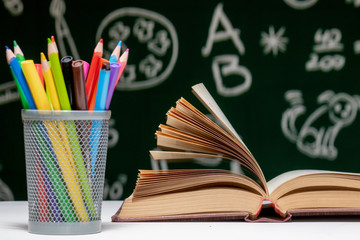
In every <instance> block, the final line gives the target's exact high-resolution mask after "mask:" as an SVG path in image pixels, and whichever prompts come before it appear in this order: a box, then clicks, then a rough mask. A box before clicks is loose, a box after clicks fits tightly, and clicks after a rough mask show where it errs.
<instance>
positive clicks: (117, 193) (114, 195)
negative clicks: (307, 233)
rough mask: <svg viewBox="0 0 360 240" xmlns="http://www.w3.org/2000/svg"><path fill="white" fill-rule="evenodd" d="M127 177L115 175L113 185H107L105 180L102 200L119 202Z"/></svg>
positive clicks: (120, 174)
mask: <svg viewBox="0 0 360 240" xmlns="http://www.w3.org/2000/svg"><path fill="white" fill-rule="evenodd" d="M127 180H128V176H127V175H126V174H123V173H119V174H118V175H117V179H116V180H115V181H114V182H113V183H109V180H108V179H105V184H104V192H103V199H110V200H119V199H121V198H122V196H123V193H124V185H126V183H127Z"/></svg>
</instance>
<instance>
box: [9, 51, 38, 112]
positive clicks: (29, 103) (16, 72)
mask: <svg viewBox="0 0 360 240" xmlns="http://www.w3.org/2000/svg"><path fill="white" fill-rule="evenodd" d="M5 49H6V59H7V62H8V64H9V66H10V69H11V73H12V74H13V78H14V81H15V82H16V87H17V88H18V91H19V94H20V98H21V101H22V103H23V106H24V108H27V107H28V108H30V109H36V105H35V102H34V99H33V96H32V95H31V92H30V88H29V85H28V83H27V82H26V79H25V75H24V73H23V71H22V68H21V65H20V63H19V61H18V60H17V58H16V56H15V54H14V53H13V52H12V51H11V49H10V48H9V47H7V46H5Z"/></svg>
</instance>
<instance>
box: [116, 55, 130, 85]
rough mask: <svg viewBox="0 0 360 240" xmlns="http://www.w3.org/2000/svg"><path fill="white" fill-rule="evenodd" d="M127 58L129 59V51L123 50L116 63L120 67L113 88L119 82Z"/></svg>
mask: <svg viewBox="0 0 360 240" xmlns="http://www.w3.org/2000/svg"><path fill="white" fill-rule="evenodd" d="M128 58H129V49H128V48H127V49H126V50H125V52H124V53H123V54H122V55H121V57H120V58H119V61H118V63H120V65H121V66H120V71H119V75H118V77H117V79H116V83H115V86H114V88H115V87H116V85H117V84H118V83H119V80H120V78H121V76H122V74H123V73H124V70H125V67H126V65H127V61H128Z"/></svg>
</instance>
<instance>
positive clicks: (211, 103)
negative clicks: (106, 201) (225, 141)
mask: <svg viewBox="0 0 360 240" xmlns="http://www.w3.org/2000/svg"><path fill="white" fill-rule="evenodd" d="M192 90H193V93H194V95H195V96H196V97H197V98H198V99H199V100H200V102H201V103H202V104H203V105H204V106H205V107H206V108H207V110H208V111H209V112H210V113H211V114H213V115H214V117H216V118H217V120H218V121H220V123H221V125H222V126H223V127H224V128H225V129H226V130H227V131H228V132H229V133H230V134H231V135H232V136H233V137H235V138H236V139H237V140H239V141H240V142H241V143H242V144H243V145H244V147H245V148H246V149H247V150H248V151H249V149H248V148H247V146H246V145H245V143H244V142H243V141H242V139H241V138H240V136H239V135H238V134H237V132H236V131H235V129H234V128H233V126H232V125H231V123H230V122H229V120H228V119H227V117H226V116H225V114H224V113H223V111H222V110H221V109H220V107H219V105H218V104H217V103H216V101H215V100H214V98H213V97H212V96H211V94H210V93H209V91H208V90H207V89H206V87H205V85H204V84H203V83H199V84H196V85H194V86H193V87H192Z"/></svg>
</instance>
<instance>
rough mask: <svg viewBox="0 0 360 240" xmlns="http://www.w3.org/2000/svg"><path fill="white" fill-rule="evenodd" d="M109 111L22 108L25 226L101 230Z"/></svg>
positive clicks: (48, 230) (58, 230) (39, 229)
mask: <svg viewBox="0 0 360 240" xmlns="http://www.w3.org/2000/svg"><path fill="white" fill-rule="evenodd" d="M110 115H111V112H110V111H41V110H22V120H23V126H24V144H25V160H26V176H27V192H28V208H29V209H28V210H29V225H28V231H29V232H31V233H38V234H91V233H97V232H100V231H101V204H102V199H103V190H104V179H105V167H106V157H107V149H108V131H109V119H110Z"/></svg>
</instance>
